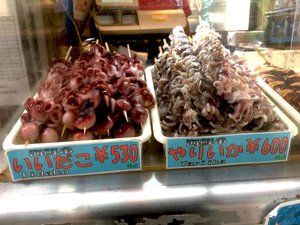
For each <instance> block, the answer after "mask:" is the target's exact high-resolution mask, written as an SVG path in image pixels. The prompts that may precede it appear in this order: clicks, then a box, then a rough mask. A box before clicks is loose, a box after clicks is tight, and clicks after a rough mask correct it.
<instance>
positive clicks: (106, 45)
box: [105, 42, 110, 52]
mask: <svg viewBox="0 0 300 225" xmlns="http://www.w3.org/2000/svg"><path fill="white" fill-rule="evenodd" d="M105 48H106V50H107V51H108V52H110V50H109V46H108V44H107V42H105Z"/></svg>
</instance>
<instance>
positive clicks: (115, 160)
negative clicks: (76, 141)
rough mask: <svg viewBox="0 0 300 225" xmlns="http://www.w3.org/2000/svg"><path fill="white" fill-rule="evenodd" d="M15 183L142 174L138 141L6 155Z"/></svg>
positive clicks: (55, 148) (9, 152) (23, 151)
mask: <svg viewBox="0 0 300 225" xmlns="http://www.w3.org/2000/svg"><path fill="white" fill-rule="evenodd" d="M7 157H8V161H9V165H10V170H11V174H12V177H13V179H14V180H20V179H23V180H24V179H33V178H41V177H58V176H69V175H83V174H96V173H107V172H117V171H133V170H141V143H140V142H139V141H126V142H108V143H97V144H85V145H74V146H63V147H53V148H41V149H26V148H25V149H23V150H11V151H8V152H7Z"/></svg>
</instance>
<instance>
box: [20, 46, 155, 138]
mask: <svg viewBox="0 0 300 225" xmlns="http://www.w3.org/2000/svg"><path fill="white" fill-rule="evenodd" d="M143 72H144V68H143V66H142V64H141V62H140V61H139V59H138V58H137V56H136V55H134V56H133V57H129V56H127V55H124V54H119V53H113V54H112V53H110V52H108V51H107V50H106V49H105V48H104V47H103V46H101V45H100V44H95V45H92V46H91V49H90V50H88V51H83V52H82V53H81V55H80V56H79V57H78V58H77V59H75V60H74V61H73V62H71V61H67V60H65V59H57V60H56V61H55V62H54V65H53V66H52V67H51V68H50V69H49V70H48V72H47V76H46V78H45V80H44V81H43V82H42V84H41V86H40V88H39V91H38V93H37V96H36V97H35V98H33V97H29V98H27V100H26V101H25V104H24V107H25V112H24V113H23V115H22V116H21V122H22V127H21V130H20V136H21V137H22V138H23V139H24V140H25V141H26V142H30V143H34V142H56V141H59V140H62V141H65V140H70V139H73V140H75V141H76V140H86V139H95V138H107V137H111V138H120V137H132V136H136V135H139V134H140V132H141V129H142V125H143V124H144V123H145V122H146V120H147V118H148V111H147V109H149V108H151V107H153V106H154V104H155V101H154V97H153V96H152V94H151V92H150V90H149V89H148V88H147V86H146V82H145V81H144V79H143V78H142V75H143ZM123 115H124V116H123ZM65 131H66V132H65ZM64 134H66V135H64ZM67 134H69V135H67ZM64 136H65V137H64Z"/></svg>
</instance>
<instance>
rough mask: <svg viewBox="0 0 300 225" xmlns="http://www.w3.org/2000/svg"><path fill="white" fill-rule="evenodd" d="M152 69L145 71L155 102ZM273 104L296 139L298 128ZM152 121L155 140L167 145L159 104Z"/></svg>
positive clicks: (152, 114) (152, 112)
mask: <svg viewBox="0 0 300 225" xmlns="http://www.w3.org/2000/svg"><path fill="white" fill-rule="evenodd" d="M152 69H153V66H150V67H147V68H146V70H145V73H146V81H147V86H148V88H149V89H150V91H151V93H152V94H153V96H154V97H155V100H156V95H155V91H154V85H153V80H152ZM271 104H272V105H273V106H274V110H275V112H276V113H277V114H278V116H279V117H280V118H281V120H282V121H283V122H284V123H285V124H286V126H287V130H288V131H290V132H291V137H292V138H293V137H295V136H296V135H297V134H298V128H297V126H296V125H295V124H294V123H293V122H292V121H291V120H290V119H289V118H288V117H287V116H286V115H285V114H284V113H283V112H282V111H281V110H280V109H279V108H278V107H277V106H275V105H274V104H273V103H272V102H271ZM151 119H152V127H153V131H154V132H153V135H154V137H155V139H156V140H157V141H158V142H160V143H162V144H164V145H165V144H166V142H167V139H168V137H166V136H165V135H164V134H163V133H162V128H161V124H160V117H159V111H158V107H157V104H155V107H154V108H153V109H152V110H151ZM255 133H260V132H255ZM261 133H262V132H261ZM264 133H266V132H264ZM205 136H207V135H205ZM209 136H214V135H209Z"/></svg>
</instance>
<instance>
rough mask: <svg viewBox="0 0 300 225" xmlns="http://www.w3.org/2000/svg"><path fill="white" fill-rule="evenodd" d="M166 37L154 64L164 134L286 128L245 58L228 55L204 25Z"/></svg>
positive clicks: (215, 33) (179, 134) (214, 34)
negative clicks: (190, 35) (190, 33)
mask: <svg viewBox="0 0 300 225" xmlns="http://www.w3.org/2000/svg"><path fill="white" fill-rule="evenodd" d="M169 38H170V41H171V42H170V45H168V44H165V45H164V46H163V49H164V52H162V53H160V55H159V57H158V60H157V61H156V63H155V65H154V68H153V80H154V86H155V89H156V90H155V91H156V95H157V104H158V108H159V113H160V119H161V124H162V129H163V132H164V134H165V135H167V136H197V135H200V134H205V133H233V132H238V131H252V130H274V129H276V130H278V129H284V128H285V127H284V124H283V123H282V122H281V121H280V120H279V118H278V117H277V115H276V113H275V112H274V110H273V108H272V107H271V104H270V103H269V101H268V100H267V99H266V98H265V97H264V96H263V95H262V93H261V91H260V90H259V89H258V88H257V87H256V85H255V84H254V80H255V75H254V74H253V73H251V72H250V71H249V69H248V68H247V66H246V64H245V62H244V60H242V59H240V58H238V57H237V56H236V55H233V54H231V53H230V51H229V50H227V49H226V48H225V47H224V46H223V45H222V43H221V41H220V35H219V34H218V33H217V32H215V31H214V30H212V29H210V28H209V26H208V24H200V25H199V26H198V27H197V29H196V34H195V36H194V37H193V39H192V41H190V40H189V39H188V38H187V36H186V34H185V33H184V30H183V28H182V27H175V28H174V29H173V31H172V33H171V34H170V36H169Z"/></svg>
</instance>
